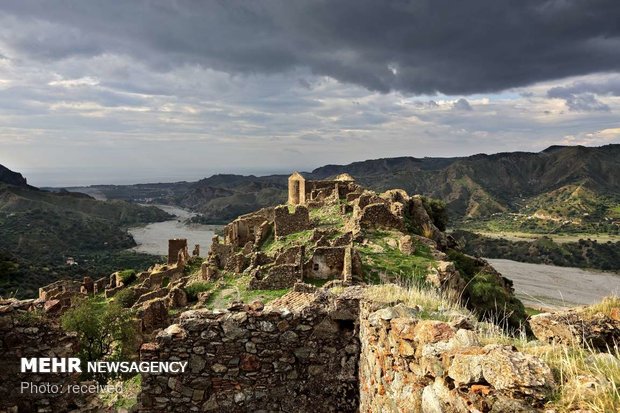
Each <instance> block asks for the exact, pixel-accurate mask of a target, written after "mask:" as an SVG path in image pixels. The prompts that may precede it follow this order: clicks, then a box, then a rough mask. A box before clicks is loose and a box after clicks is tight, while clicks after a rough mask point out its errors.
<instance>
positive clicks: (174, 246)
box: [168, 238, 189, 264]
mask: <svg viewBox="0 0 620 413" xmlns="http://www.w3.org/2000/svg"><path fill="white" fill-rule="evenodd" d="M188 258H189V252H188V249H187V239H185V238H175V239H171V240H168V264H177V263H179V262H187V260H188Z"/></svg>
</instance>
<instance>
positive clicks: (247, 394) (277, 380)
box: [140, 293, 359, 412]
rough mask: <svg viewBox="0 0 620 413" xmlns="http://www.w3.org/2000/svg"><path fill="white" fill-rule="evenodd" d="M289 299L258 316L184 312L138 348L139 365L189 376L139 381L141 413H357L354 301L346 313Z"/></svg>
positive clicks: (314, 301) (305, 297)
mask: <svg viewBox="0 0 620 413" xmlns="http://www.w3.org/2000/svg"><path fill="white" fill-rule="evenodd" d="M293 294H296V295H295V298H294V299H293V301H288V300H289V299H284V300H278V301H277V302H275V303H274V304H272V305H271V306H270V307H269V308H265V309H264V310H262V311H261V306H260V305H257V304H253V305H252V306H249V307H248V308H247V309H243V306H241V307H240V309H241V311H230V312H224V313H221V312H220V313H214V312H211V311H207V310H195V311H188V312H185V313H183V314H182V315H181V316H180V320H179V324H178V325H173V326H170V327H168V328H167V329H166V330H165V331H163V332H162V333H160V334H159V335H158V336H157V339H156V343H149V344H145V345H143V346H142V349H141V360H144V361H148V360H157V361H167V360H181V361H187V362H188V363H189V364H188V371H186V372H185V373H184V374H180V375H178V376H166V377H164V376H158V375H150V374H144V375H143V376H142V384H143V388H142V393H141V396H140V401H141V403H142V408H141V411H142V412H161V411H166V412H188V411H214V412H249V411H295V412H329V411H334V412H335V411H338V412H356V411H357V407H358V386H357V382H358V381H357V380H358V379H357V362H358V357H359V335H358V327H357V316H358V314H357V309H358V308H359V305H358V304H357V303H358V301H357V299H356V297H355V296H353V297H351V298H350V299H349V300H348V301H349V302H351V303H352V305H348V306H347V305H344V304H343V303H340V304H339V305H336V303H335V301H334V298H333V297H329V296H326V295H325V294H323V295H321V294H317V295H315V294H304V293H293ZM293 302H295V303H297V305H292V303H293ZM282 306H284V307H282ZM332 307H333V308H337V309H338V310H337V311H336V310H334V311H332V310H331V308H332ZM235 308H236V307H235ZM351 309H354V312H353V313H351Z"/></svg>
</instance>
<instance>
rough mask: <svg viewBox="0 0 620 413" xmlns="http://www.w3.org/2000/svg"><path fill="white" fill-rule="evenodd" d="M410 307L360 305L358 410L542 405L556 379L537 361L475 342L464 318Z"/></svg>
mask: <svg viewBox="0 0 620 413" xmlns="http://www.w3.org/2000/svg"><path fill="white" fill-rule="evenodd" d="M417 311H418V310H416V309H413V308H408V307H405V306H404V305H402V304H398V305H396V306H388V307H386V308H379V309H378V308H377V307H376V306H375V305H374V304H372V303H364V304H363V305H362V309H361V316H360V337H361V345H362V350H361V354H360V362H359V370H360V411H362V412H372V413H375V412H376V413H389V412H394V413H396V412H423V413H442V412H463V413H466V412H474V411H478V412H497V413H500V412H543V411H544V404H545V402H546V401H547V397H548V396H549V395H550V394H551V392H552V391H553V389H554V387H555V384H554V380H553V377H552V374H551V370H550V369H549V367H548V366H547V365H546V364H545V363H544V362H542V361H541V360H540V359H538V358H536V357H533V356H531V355H527V354H523V353H520V352H518V351H516V350H515V349H514V348H513V347H511V346H504V345H499V344H491V345H486V346H482V345H481V344H480V342H479V340H478V337H477V335H476V333H475V332H474V331H472V330H470V329H469V328H471V324H469V323H468V322H466V320H459V321H455V322H453V323H447V322H443V321H437V320H423V319H420V318H419V317H418V314H417Z"/></svg>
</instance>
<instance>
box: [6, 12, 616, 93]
mask: <svg viewBox="0 0 620 413" xmlns="http://www.w3.org/2000/svg"><path fill="white" fill-rule="evenodd" d="M0 11H1V12H2V13H3V14H4V16H5V18H4V22H3V23H4V25H5V29H4V30H1V29H0V34H1V37H0V38H3V39H4V41H5V42H6V43H7V44H9V45H10V47H11V48H13V49H15V50H17V51H18V52H19V53H24V54H27V55H28V56H30V57H35V58H39V59H42V60H44V59H63V58H67V57H70V56H72V55H75V54H79V55H89V54H91V55H97V54H102V53H114V54H129V55H131V56H133V57H134V58H137V59H140V60H141V61H143V62H145V63H146V64H149V65H150V66H151V67H153V68H155V69H157V70H161V71H166V70H169V69H171V68H172V67H175V66H177V65H180V64H199V65H201V66H204V67H209V68H213V69H216V70H221V71H225V72H229V73H245V74H251V73H267V74H270V73H280V72H283V71H287V70H290V69H293V68H307V69H309V70H311V71H312V72H313V73H314V74H317V75H327V76H330V77H333V78H335V79H337V80H339V81H342V82H347V83H353V84H358V85H362V86H364V87H366V88H368V89H370V90H376V91H381V92H387V91H390V90H398V91H402V92H406V93H416V94H423V93H435V92H441V93H445V94H451V95H455V94H461V95H462V94H471V93H480V92H490V91H499V90H504V89H507V88H510V87H516V86H524V85H528V84H531V83H533V82H537V81H543V80H550V79H559V78H563V77H567V76H573V75H584V74H588V73H594V72H602V71H618V70H619V69H620V1H618V0H548V1H540V0H520V1H514V2H508V1H498V0H469V1H449V0H417V1H406V0H393V1H380V0H376V1H370V0H342V1H329V0H305V1H291V0H265V1H252V2H241V1H223V0H221V1H208V2H207V1H204V2H200V1H189V0H187V1H182V0H179V1H175V2H172V1H164V0H161V1H146V0H142V1H140V0H132V1H81V0H75V1H55V2H53V3H50V2H46V1H33V0H21V1H11V2H3V3H2V5H1V6H0ZM11 21H12V22H13V23H14V25H13V26H12V27H7V24H10V23H11ZM2 52H4V51H2ZM5 54H6V53H5Z"/></svg>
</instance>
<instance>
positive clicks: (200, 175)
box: [0, 142, 620, 189]
mask: <svg viewBox="0 0 620 413" xmlns="http://www.w3.org/2000/svg"><path fill="white" fill-rule="evenodd" d="M617 144H620V142H619V143H609V144H603V145H578V144H575V145H566V144H555V145H548V146H545V147H544V148H542V149H540V150H514V151H498V152H475V153H471V154H467V155H453V156H450V155H447V156H432V155H430V156H429V155H424V156H416V155H394V156H378V157H370V158H366V159H357V160H352V161H350V162H346V163H345V162H343V163H333V162H326V163H322V164H318V165H315V166H307V167H281V168H272V169H266V168H254V169H252V168H242V167H241V168H236V169H229V170H210V169H204V170H198V169H185V170H183V169H181V170H175V171H173V172H171V173H169V174H161V172H160V171H161V168H159V169H157V168H155V169H152V170H150V171H149V170H146V169H131V171H133V172H136V171H138V173H135V174H134V175H132V176H128V175H127V174H126V173H124V172H122V171H115V172H113V173H110V171H111V169H109V170H107V171H103V170H101V169H100V168H87V167H77V166H76V167H57V168H53V167H47V168H36V167H35V168H29V167H26V168H22V169H19V168H13V167H11V162H7V163H4V162H3V161H2V160H0V165H3V166H5V167H6V168H8V169H10V170H12V171H14V172H18V173H20V174H22V176H23V177H24V178H26V180H27V181H28V184H29V185H32V186H35V187H39V188H55V189H61V188H72V187H88V186H97V185H138V184H157V183H174V182H183V181H185V182H195V181H198V180H200V179H204V178H209V177H211V176H213V175H222V174H232V175H255V176H268V175H286V174H288V173H290V172H292V171H299V172H312V171H313V170H315V169H317V168H320V167H323V166H327V165H349V164H352V163H355V162H365V161H371V160H377V159H393V158H406V157H411V158H419V159H423V158H467V157H470V156H475V155H495V154H499V153H515V152H524V153H540V152H543V151H544V150H546V149H548V148H550V147H553V146H559V147H577V146H584V147H589V148H597V147H602V146H606V145H617ZM89 170H90V174H88V173H87V174H84V172H88V171H89ZM97 171H98V172H97ZM76 175H80V178H78V177H76ZM97 177H104V178H103V179H102V180H97V179H98V178H97Z"/></svg>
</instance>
